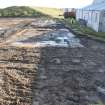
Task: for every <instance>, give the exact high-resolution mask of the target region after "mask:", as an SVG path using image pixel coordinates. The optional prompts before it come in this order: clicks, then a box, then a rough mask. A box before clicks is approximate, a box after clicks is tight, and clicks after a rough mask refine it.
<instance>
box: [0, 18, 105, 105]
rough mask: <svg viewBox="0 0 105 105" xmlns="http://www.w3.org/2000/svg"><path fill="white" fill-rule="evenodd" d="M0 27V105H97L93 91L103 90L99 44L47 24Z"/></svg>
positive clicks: (104, 54) (104, 64)
mask: <svg viewBox="0 0 105 105" xmlns="http://www.w3.org/2000/svg"><path fill="white" fill-rule="evenodd" d="M26 21H28V23H27V22H26ZM0 23H2V24H0V28H1V30H0V34H1V36H2V41H1V43H0V45H1V47H0V105H97V104H98V103H100V102H101V100H100V97H99V95H98V91H97V88H98V87H100V88H102V89H104V88H105V43H103V42H99V41H95V40H92V39H88V38H85V37H80V38H78V37H77V36H75V35H73V34H72V33H71V32H69V30H68V29H66V28H65V26H64V25H63V24H61V23H58V22H55V21H53V20H43V19H28V18H27V19H9V20H8V19H0ZM16 24H18V25H16ZM22 24H24V25H23V26H21V25H22ZM8 26H9V28H10V27H11V28H10V29H9V31H8V30H7V29H8ZM17 26H18V27H17ZM20 27H21V28H20ZM3 29H5V30H7V31H3ZM11 29H12V32H11ZM14 29H15V30H14ZM17 30H18V31H17ZM9 33H10V34H9Z"/></svg>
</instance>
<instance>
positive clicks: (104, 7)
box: [83, 2, 105, 11]
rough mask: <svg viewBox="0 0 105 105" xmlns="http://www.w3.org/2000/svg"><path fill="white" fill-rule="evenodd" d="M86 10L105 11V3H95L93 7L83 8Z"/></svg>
mask: <svg viewBox="0 0 105 105" xmlns="http://www.w3.org/2000/svg"><path fill="white" fill-rule="evenodd" d="M83 9H84V10H98V11H101V10H105V2H101V3H95V4H94V3H93V4H92V5H89V6H87V7H85V8H83Z"/></svg>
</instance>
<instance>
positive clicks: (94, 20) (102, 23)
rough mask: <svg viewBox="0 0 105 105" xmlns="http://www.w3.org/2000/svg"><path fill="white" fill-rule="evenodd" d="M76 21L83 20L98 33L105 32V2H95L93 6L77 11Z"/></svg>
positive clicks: (97, 0)
mask: <svg viewBox="0 0 105 105" xmlns="http://www.w3.org/2000/svg"><path fill="white" fill-rule="evenodd" d="M76 19H77V20H79V19H83V20H85V21H86V22H87V26H89V27H91V28H92V29H94V30H95V31H97V32H105V0H95V1H94V2H93V4H92V5H90V6H87V7H85V8H82V9H78V10H76Z"/></svg>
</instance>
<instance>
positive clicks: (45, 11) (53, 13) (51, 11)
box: [33, 7, 63, 18]
mask: <svg viewBox="0 0 105 105" xmlns="http://www.w3.org/2000/svg"><path fill="white" fill-rule="evenodd" d="M33 8H34V9H35V10H36V11H39V12H40V13H43V14H46V15H49V16H51V17H53V18H63V16H59V15H62V14H63V10H61V9H56V8H45V7H41V8H39V7H33Z"/></svg>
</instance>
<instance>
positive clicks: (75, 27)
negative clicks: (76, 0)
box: [65, 18, 105, 40]
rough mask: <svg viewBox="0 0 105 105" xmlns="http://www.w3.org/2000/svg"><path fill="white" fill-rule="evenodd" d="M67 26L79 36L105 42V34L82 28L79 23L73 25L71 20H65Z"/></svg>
mask: <svg viewBox="0 0 105 105" xmlns="http://www.w3.org/2000/svg"><path fill="white" fill-rule="evenodd" d="M65 24H66V25H67V26H68V27H70V28H71V29H72V30H73V31H74V32H75V33H77V34H79V35H84V36H85V35H87V36H89V37H94V38H97V39H98V38H99V39H101V40H105V32H96V31H94V30H93V29H91V28H89V27H85V26H81V25H80V24H79V23H78V22H77V21H75V22H74V23H73V24H72V23H71V18H68V19H65Z"/></svg>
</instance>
